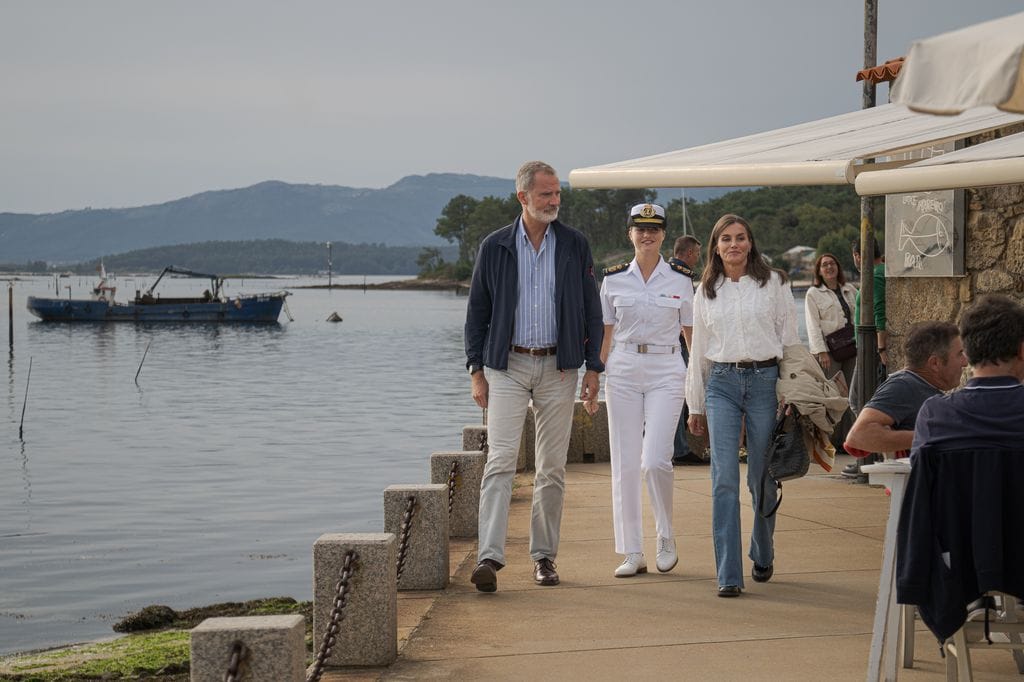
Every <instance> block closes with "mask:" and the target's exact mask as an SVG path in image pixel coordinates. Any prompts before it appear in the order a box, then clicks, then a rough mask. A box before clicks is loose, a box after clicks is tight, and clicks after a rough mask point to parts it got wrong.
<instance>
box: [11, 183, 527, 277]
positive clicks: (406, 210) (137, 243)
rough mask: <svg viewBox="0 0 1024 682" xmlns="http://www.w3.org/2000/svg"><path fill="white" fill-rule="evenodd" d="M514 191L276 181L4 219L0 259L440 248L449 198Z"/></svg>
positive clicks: (505, 186) (482, 186)
mask: <svg viewBox="0 0 1024 682" xmlns="http://www.w3.org/2000/svg"><path fill="white" fill-rule="evenodd" d="M513 191H514V182H513V181H512V180H511V179H503V178H494V177H484V176H478V175H463V174H455V173H431V174H429V175H412V176H408V177H405V178H402V179H401V180H399V181H398V182H396V183H395V184H393V185H391V186H390V187H385V188H384V189H366V188H356V187H340V186H337V185H295V184H289V183H285V182H276V181H272V182H262V183H260V184H258V185H253V186H252V187H245V188H242V189H230V190H221V191H213V192H203V193H201V194H196V195H194V196H190V197H185V198H183V199H177V200H175V201H169V202H167V203H163V204H156V205H152V206H140V207H135V208H105V209H84V210H79V211H64V212H61V213H48V214H40V215H34V214H17V213H0V260H2V261H4V262H8V263H25V262H27V261H38V260H43V261H48V262H50V263H74V262H79V261H84V260H88V259H93V258H99V257H100V256H106V255H109V254H119V253H125V252H128V251H134V250H139V249H147V248H151V247H157V246H168V245H171V244H190V243H195V242H205V241H210V240H218V241H231V242H233V241H245V240H266V239H284V240H289V241H293V242H326V241H332V242H346V243H349V244H386V245H389V246H424V245H442V244H443V243H444V241H443V240H442V239H441V238H439V237H437V236H436V235H435V234H434V225H435V223H436V221H437V217H438V215H440V213H441V209H442V208H443V207H444V206H445V204H446V203H448V201H449V200H450V199H451V198H452V197H454V196H456V195H459V194H464V195H467V196H472V197H478V198H482V197H485V196H502V197H506V196H509V195H510V194H512V192H513Z"/></svg>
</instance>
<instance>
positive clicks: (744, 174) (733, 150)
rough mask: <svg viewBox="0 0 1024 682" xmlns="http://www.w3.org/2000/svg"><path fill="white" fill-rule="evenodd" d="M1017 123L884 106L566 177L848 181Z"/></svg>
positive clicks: (989, 113)
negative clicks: (901, 155) (910, 153)
mask: <svg viewBox="0 0 1024 682" xmlns="http://www.w3.org/2000/svg"><path fill="white" fill-rule="evenodd" d="M1020 121H1024V116H1022V115H1021V114H1010V113H1005V112H1001V111H997V110H995V109H992V108H987V107H986V108H980V109H971V110H968V111H965V112H963V113H962V114H959V115H957V116H949V117H943V116H929V115H927V114H919V113H915V112H912V111H910V110H909V109H908V108H907V107H904V106H902V105H897V104H885V105H882V106H879V107H874V108H872V109H863V110H860V111H855V112H852V113H848V114H842V115H840V116H833V117H831V118H824V119H821V120H818V121H811V122H810V123H802V124H800V125H795V126H791V127H788V128H780V129H778V130H772V131H768V132H764V133H758V134H756V135H749V136H747V137H739V138H736V139H733V140H726V141H723V142H715V143H713V144H707V145H702V146H700V147H691V148H690V149H682V150H679V151H675V152H668V153H665V154H658V155H656V156H648V157H644V158H640V159H632V160H628V161H620V162H618V163H610V164H607V165H602V166H591V167H589V168H577V169H575V170H573V171H572V172H570V173H569V183H570V184H571V185H572V186H573V187H574V188H590V189H618V188H622V189H626V188H647V187H742V186H769V185H843V184H852V183H853V182H854V181H855V179H856V177H857V175H858V173H860V172H862V171H868V170H870V171H872V172H878V169H882V168H892V167H897V166H900V165H904V164H906V163H909V162H889V163H885V164H865V163H864V161H865V160H868V159H875V158H878V157H887V156H889V155H891V154H895V153H898V152H901V151H907V150H910V149H913V148H917V147H921V146H924V145H934V144H940V143H945V142H949V141H955V140H960V139H963V138H966V137H969V136H971V135H975V134H977V133H980V132H984V131H988V130H995V129H998V128H1002V127H1004V126H1007V125H1010V124H1012V123H1017V122H1020Z"/></svg>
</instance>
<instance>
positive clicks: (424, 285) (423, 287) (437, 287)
mask: <svg viewBox="0 0 1024 682" xmlns="http://www.w3.org/2000/svg"><path fill="white" fill-rule="evenodd" d="M290 288H292V289H362V290H364V291H365V290H369V289H383V290H401V291H454V292H455V293H466V292H468V291H469V282H462V281H458V280H453V279H418V278H417V279H400V280H395V281H393V282H378V283H375V284H374V283H364V284H332V285H330V286H328V285H326V284H307V285H304V286H296V287H290Z"/></svg>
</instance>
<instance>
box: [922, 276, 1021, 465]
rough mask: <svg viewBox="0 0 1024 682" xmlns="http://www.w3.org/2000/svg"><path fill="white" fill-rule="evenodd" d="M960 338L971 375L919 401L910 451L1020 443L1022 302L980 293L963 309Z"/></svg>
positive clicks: (995, 446)
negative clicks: (945, 392)
mask: <svg viewBox="0 0 1024 682" xmlns="http://www.w3.org/2000/svg"><path fill="white" fill-rule="evenodd" d="M960 337H961V338H962V339H963V344H964V352H965V353H966V354H967V360H968V362H970V363H971V369H972V374H973V376H972V377H971V379H970V380H969V381H968V382H967V385H966V386H964V388H963V389H962V390H959V391H956V392H954V393H950V394H949V395H944V396H939V397H936V398H931V399H929V400H926V401H925V403H924V405H922V407H921V411H920V412H919V413H918V416H917V427H916V429H915V431H914V441H913V450H912V452H911V456H913V454H914V453H915V452H917V451H919V450H920V449H921V448H922V447H925V446H928V447H931V448H933V449H935V450H938V451H948V450H963V449H968V448H970V449H979V448H981V449H984V448H996V449H1002V448H1021V447H1024V417H1022V415H1024V385H1021V381H1024V306H1022V305H1021V304H1020V303H1017V302H1016V301H1014V300H1013V299H1011V298H1009V297H1008V296H998V295H992V296H986V297H984V298H982V299H981V300H980V301H978V302H977V303H976V304H974V305H973V306H971V307H970V308H968V310H967V311H966V312H965V313H964V314H963V317H962V319H961V321H960Z"/></svg>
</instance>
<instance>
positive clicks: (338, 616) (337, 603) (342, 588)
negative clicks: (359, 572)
mask: <svg viewBox="0 0 1024 682" xmlns="http://www.w3.org/2000/svg"><path fill="white" fill-rule="evenodd" d="M358 560H359V555H358V554H357V553H356V551H355V550H352V549H350V550H348V551H347V552H345V559H344V561H343V562H342V564H341V575H340V577H339V578H338V584H337V585H336V586H335V592H334V606H333V608H331V619H330V624H329V625H328V626H327V630H326V631H325V632H324V638H323V642H321V644H320V651H319V652H317V655H316V661H315V662H314V663H313V671H312V672H310V674H309V676H307V677H306V682H319V680H320V676H321V675H323V672H324V663H325V662H326V661H327V659H328V658H330V656H331V648H332V647H333V646H334V644H335V642H336V641H337V637H338V630H340V629H341V621H342V620H344V618H345V614H344V613H343V610H344V608H345V606H346V605H347V604H348V598H349V594H351V592H352V586H351V583H350V581H351V580H352V574H354V573H355V570H356V569H355V567H356V562H357V561H358Z"/></svg>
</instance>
